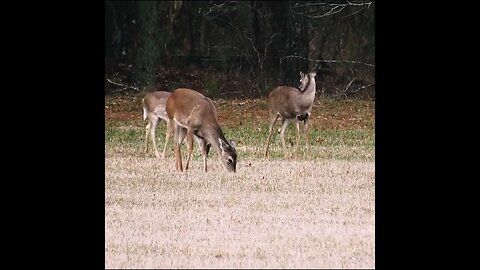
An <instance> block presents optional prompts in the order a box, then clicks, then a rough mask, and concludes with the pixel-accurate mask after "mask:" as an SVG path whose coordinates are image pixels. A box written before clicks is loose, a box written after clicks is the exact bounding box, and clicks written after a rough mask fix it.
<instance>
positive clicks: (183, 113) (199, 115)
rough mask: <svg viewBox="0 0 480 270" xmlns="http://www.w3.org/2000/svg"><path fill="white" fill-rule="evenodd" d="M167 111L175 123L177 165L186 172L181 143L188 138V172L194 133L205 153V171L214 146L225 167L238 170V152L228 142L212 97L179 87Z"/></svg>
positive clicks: (231, 143)
mask: <svg viewBox="0 0 480 270" xmlns="http://www.w3.org/2000/svg"><path fill="white" fill-rule="evenodd" d="M167 114H168V117H169V118H170V121H173V122H174V123H175V134H174V141H175V166H176V169H177V170H178V171H183V167H182V156H181V152H180V146H181V144H182V142H183V140H184V139H185V137H186V138H187V149H188V157H187V162H186V163H185V171H187V170H188V164H189V162H190V159H191V156H192V151H193V136H194V135H195V137H196V138H197V142H198V145H199V146H200V150H201V152H202V155H203V171H204V172H206V171H207V156H208V151H209V149H210V146H211V145H213V146H214V148H215V149H216V150H217V152H218V155H219V158H220V160H221V162H222V165H223V167H225V169H227V170H228V171H229V172H232V171H233V172H235V171H236V167H237V152H236V150H235V148H234V147H235V145H234V143H233V142H228V141H227V139H226V138H225V136H224V135H223V132H222V129H221V128H220V125H219V124H218V118H217V110H216V108H215V106H214V105H213V102H212V100H211V99H209V98H207V97H205V96H204V95H202V94H201V93H199V92H197V91H194V90H191V89H186V88H179V89H176V90H175V91H173V93H172V95H171V96H170V97H169V98H168V101H167Z"/></svg>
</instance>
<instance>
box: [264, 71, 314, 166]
mask: <svg viewBox="0 0 480 270" xmlns="http://www.w3.org/2000/svg"><path fill="white" fill-rule="evenodd" d="M316 75H317V74H316V73H315V72H310V73H308V74H303V72H301V71H300V77H301V79H300V86H299V89H297V88H294V87H289V86H278V87H276V88H275V89H273V90H272V92H271V93H270V94H269V96H268V106H269V108H270V128H269V131H268V138H267V145H266V148H265V158H268V147H269V144H270V138H271V136H272V130H273V125H274V124H275V122H276V121H277V119H278V118H279V117H280V119H281V122H282V127H281V129H280V138H281V140H282V146H283V150H284V155H285V158H286V157H287V147H286V145H285V130H286V128H287V127H288V124H289V123H290V120H292V119H296V127H297V138H296V139H297V141H296V145H295V150H294V152H295V155H296V153H297V148H298V144H299V142H300V121H303V123H304V127H303V132H304V133H305V141H306V147H307V155H308V135H307V130H308V117H309V116H310V110H311V109H312V105H313V101H314V99H315V91H316V84H315V76H316Z"/></svg>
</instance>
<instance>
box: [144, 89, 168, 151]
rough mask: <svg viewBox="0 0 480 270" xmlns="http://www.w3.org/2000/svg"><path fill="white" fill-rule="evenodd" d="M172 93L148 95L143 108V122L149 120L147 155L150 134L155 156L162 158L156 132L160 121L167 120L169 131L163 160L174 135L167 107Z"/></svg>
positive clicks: (147, 127) (166, 136)
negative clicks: (169, 141) (169, 140)
mask: <svg viewBox="0 0 480 270" xmlns="http://www.w3.org/2000/svg"><path fill="white" fill-rule="evenodd" d="M171 94H172V93H170V92H167V91H155V92H151V93H147V94H146V95H145V97H144V98H143V100H142V107H143V120H146V119H147V118H148V124H147V126H146V127H145V154H147V153H148V135H149V134H150V140H151V141H152V143H153V149H154V150H155V156H156V157H157V158H160V155H159V153H158V150H157V145H156V143H155V130H156V129H157V124H158V120H161V119H163V120H165V122H167V129H166V132H165V133H166V135H165V145H164V147H163V152H162V158H165V151H166V150H167V144H168V139H169V138H170V137H171V136H172V135H173V125H172V124H171V121H170V119H169V118H168V115H167V111H166V105H167V99H168V98H169V97H170V95H171Z"/></svg>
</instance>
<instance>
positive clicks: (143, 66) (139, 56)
mask: <svg viewBox="0 0 480 270" xmlns="http://www.w3.org/2000/svg"><path fill="white" fill-rule="evenodd" d="M157 4H158V2H156V1H139V2H137V12H138V16H137V18H138V19H137V22H136V23H137V24H138V27H139V33H138V43H137V45H138V47H137V51H136V56H135V64H134V67H133V72H134V78H135V84H136V85H137V86H138V87H139V88H140V89H145V88H153V86H154V83H155V73H156V70H157V65H158V60H159V59H158V58H159V57H158V56H159V54H160V48H159V33H160V29H159V27H160V25H159V23H158V22H159V18H158V12H157V11H158V10H157ZM160 4H161V3H160Z"/></svg>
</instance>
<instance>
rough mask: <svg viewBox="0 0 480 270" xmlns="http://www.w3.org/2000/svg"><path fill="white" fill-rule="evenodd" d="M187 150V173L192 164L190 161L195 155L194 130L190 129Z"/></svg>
mask: <svg viewBox="0 0 480 270" xmlns="http://www.w3.org/2000/svg"><path fill="white" fill-rule="evenodd" d="M187 150H188V157H187V162H186V163H185V171H187V170H188V164H189V163H190V159H191V158H192V153H193V129H192V128H189V129H188V130H187Z"/></svg>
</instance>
